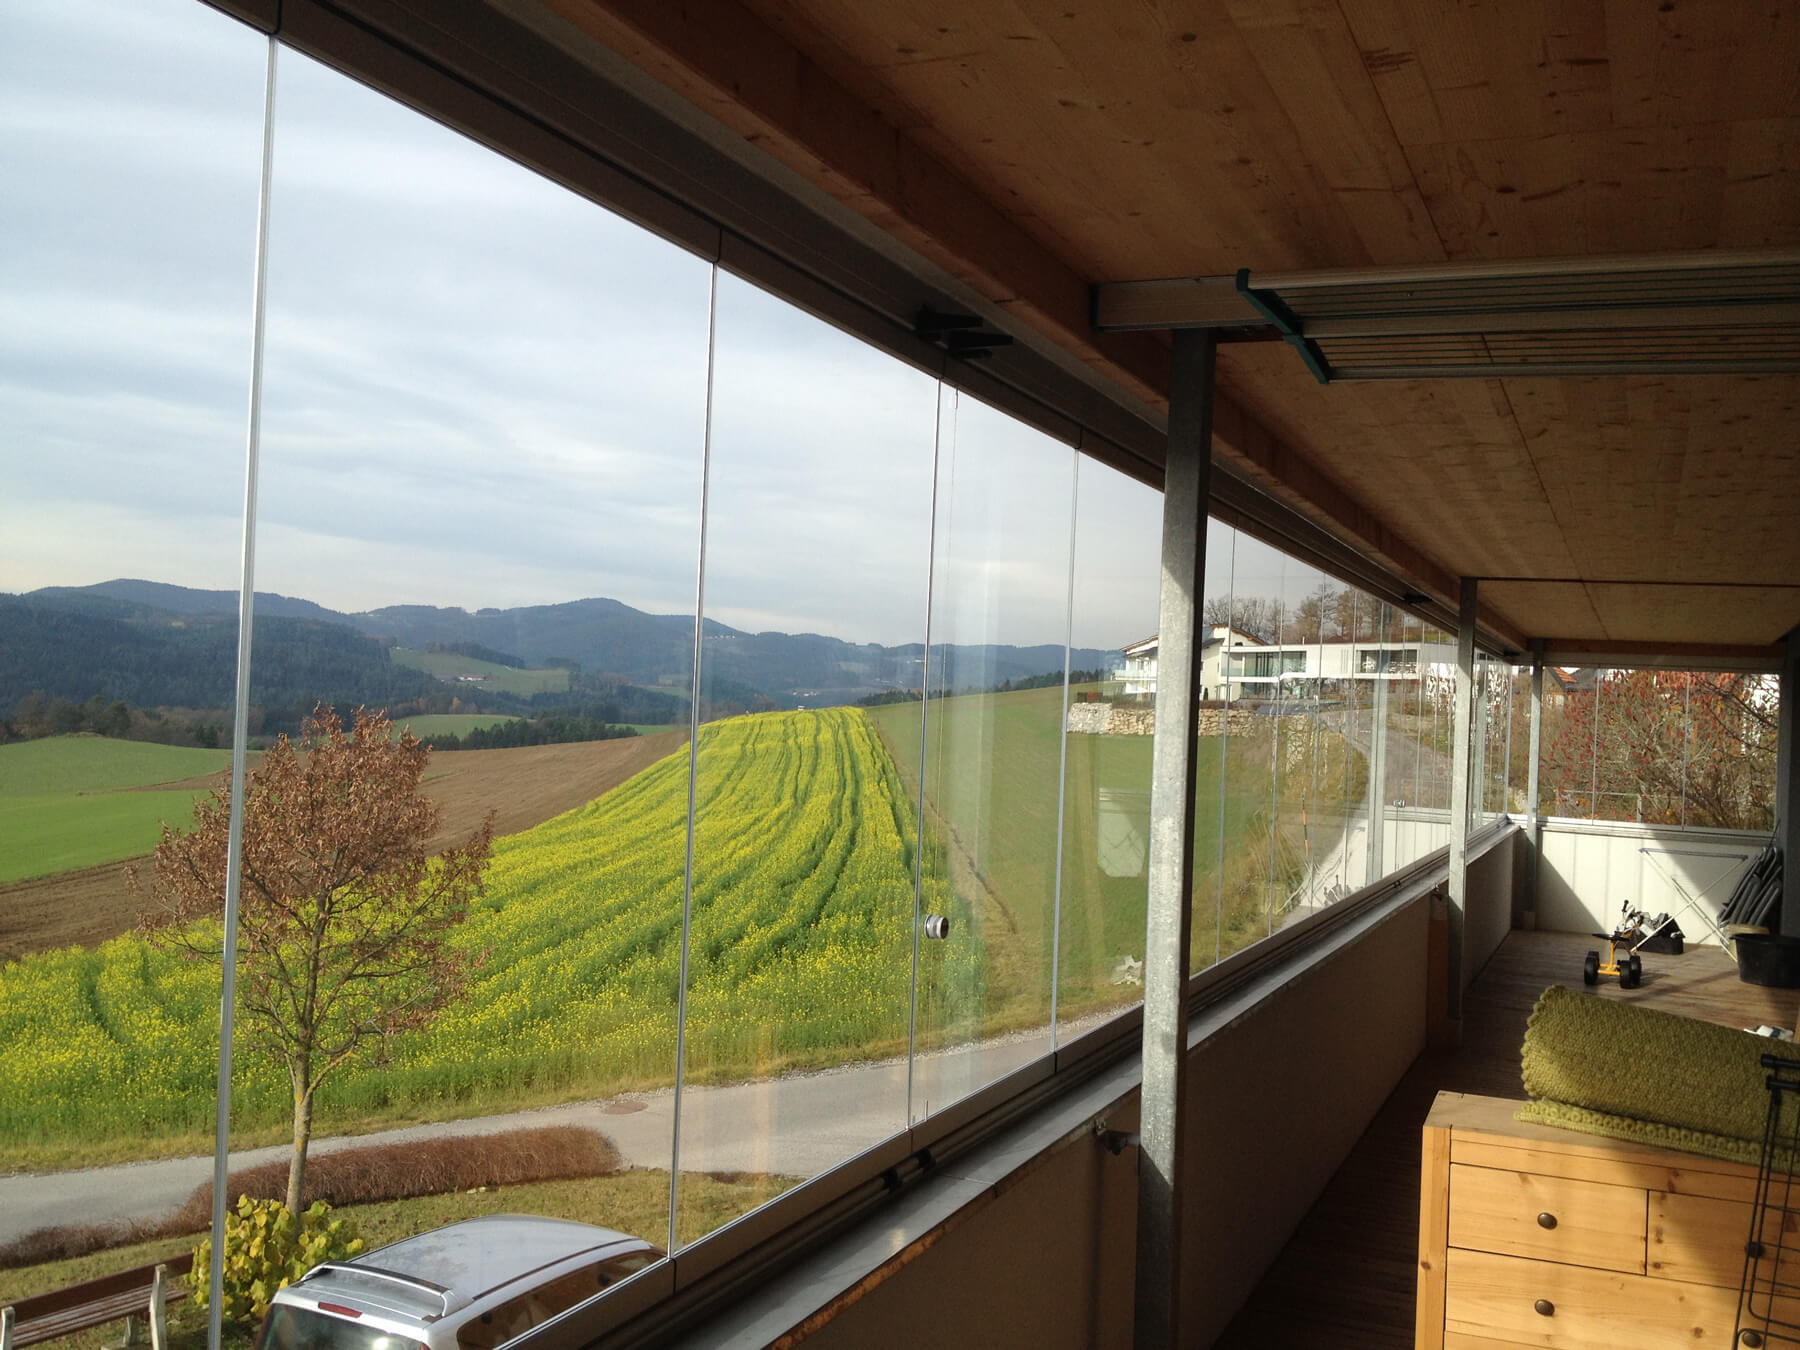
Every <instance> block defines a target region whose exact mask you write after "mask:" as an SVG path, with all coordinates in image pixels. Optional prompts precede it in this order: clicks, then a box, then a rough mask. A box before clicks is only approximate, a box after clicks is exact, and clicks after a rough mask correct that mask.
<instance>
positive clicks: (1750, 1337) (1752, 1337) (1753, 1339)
mask: <svg viewBox="0 0 1800 1350" xmlns="http://www.w3.org/2000/svg"><path fill="white" fill-rule="evenodd" d="M1762 1343H1763V1338H1762V1332H1760V1331H1740V1332H1739V1333H1738V1344H1740V1345H1747V1346H1749V1347H1750V1350H1758V1347H1760V1346H1761V1345H1762Z"/></svg>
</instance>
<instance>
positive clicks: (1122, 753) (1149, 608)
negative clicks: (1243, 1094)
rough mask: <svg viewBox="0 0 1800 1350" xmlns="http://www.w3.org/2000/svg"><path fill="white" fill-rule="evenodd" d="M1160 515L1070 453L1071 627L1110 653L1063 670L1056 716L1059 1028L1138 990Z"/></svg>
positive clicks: (1152, 496)
mask: <svg viewBox="0 0 1800 1350" xmlns="http://www.w3.org/2000/svg"><path fill="white" fill-rule="evenodd" d="M1161 515H1162V498H1161V496H1160V494H1158V493H1157V492H1156V491H1154V490H1153V489H1151V488H1148V487H1145V486H1144V485H1143V484H1142V483H1138V482H1136V481H1135V480H1133V479H1130V478H1127V477H1126V476H1125V475H1123V474H1121V473H1119V472H1118V471H1116V470H1114V469H1112V468H1109V467H1108V466H1106V465H1104V464H1101V463H1099V462H1098V461H1097V460H1092V459H1088V458H1085V457H1083V458H1081V459H1080V460H1079V462H1078V464H1077V468H1076V516H1075V553H1074V574H1073V578H1072V606H1071V611H1070V639H1069V640H1070V642H1071V644H1072V645H1073V646H1077V647H1082V648H1085V649H1087V650H1089V651H1097V652H1102V653H1104V655H1105V658H1106V661H1105V663H1103V664H1098V665H1095V666H1092V667H1089V668H1078V669H1075V670H1072V671H1071V672H1070V674H1069V690H1068V699H1067V704H1066V708H1065V711H1064V715H1063V731H1062V738H1063V739H1062V767H1063V773H1062V781H1063V793H1062V801H1061V836H1062V844H1061V861H1060V864H1059V866H1058V869H1057V874H1056V887H1057V903H1056V915H1057V930H1056V948H1055V952H1054V958H1055V961H1056V1010H1057V1035H1058V1039H1059V1040H1061V1039H1064V1038H1066V1037H1068V1036H1070V1035H1073V1034H1077V1033H1079V1032H1080V1031H1082V1030H1085V1029H1087V1028H1088V1027H1090V1026H1092V1025H1094V1024H1096V1023H1097V1022H1099V1021H1101V1020H1103V1019H1104V1017H1106V1016H1108V1015H1110V1013H1111V1012H1112V1011H1114V1010H1116V1009H1117V1008H1119V1007H1121V1006H1124V1005H1126V1004H1130V1003H1134V1002H1136V1001H1137V1000H1138V999H1139V998H1141V997H1142V996H1143V963H1144V929H1145V919H1146V915H1147V912H1148V910H1147V900H1148V894H1149V848H1150V845H1149V840H1150V771H1151V747H1152V744H1153V741H1154V733H1155V717H1156V713H1155V702H1156V679H1157V668H1158V656H1159V648H1158V645H1157V633H1156V627H1157V611H1158V604H1159V599H1160V595H1159V591H1160V586H1161V557H1160V552H1161V543H1160V536H1161V529H1160V518H1161ZM1209 551H1210V549H1209ZM1081 664H1082V663H1077V665H1078V666H1079V665H1081ZM1198 872H1199V863H1198V862H1197V863H1196V873H1198ZM1195 894H1196V895H1198V894H1199V888H1198V886H1196V890H1195ZM1196 945H1197V944H1196ZM1208 959H1209V960H1210V959H1211V952H1210V943H1209V944H1208Z"/></svg>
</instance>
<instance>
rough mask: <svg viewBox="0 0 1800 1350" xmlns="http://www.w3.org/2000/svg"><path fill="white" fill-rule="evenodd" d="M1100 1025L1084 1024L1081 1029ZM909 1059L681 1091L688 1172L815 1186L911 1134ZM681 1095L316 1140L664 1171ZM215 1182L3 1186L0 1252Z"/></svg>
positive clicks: (994, 1067)
mask: <svg viewBox="0 0 1800 1350" xmlns="http://www.w3.org/2000/svg"><path fill="white" fill-rule="evenodd" d="M1100 1020H1103V1019H1101V1018H1089V1019H1085V1020H1084V1023H1083V1024H1082V1025H1088V1024H1093V1023H1097V1022H1098V1021H1100ZM1048 1050H1049V1037H1048V1035H1047V1033H1045V1032H1042V1031H1039V1032H1033V1033H1026V1034H1021V1035H1018V1036H1011V1037H1005V1038H1001V1039H998V1040H993V1041H987V1042H984V1043H982V1044H980V1045H978V1046H972V1047H967V1048H963V1049H958V1050H952V1051H945V1052H942V1053H937V1054H930V1055H922V1056H920V1057H919V1058H918V1059H917V1061H916V1062H915V1068H914V1083H913V1091H914V1094H915V1097H916V1100H917V1101H918V1103H919V1107H920V1112H921V1114H923V1113H924V1112H927V1111H929V1110H934V1109H936V1108H937V1107H938V1106H941V1105H942V1104H944V1103H945V1102H947V1101H953V1100H956V1099H958V1098H960V1097H963V1096H965V1095H966V1094H967V1093H969V1092H970V1091H972V1090H974V1089H975V1088H977V1087H980V1086H982V1085H984V1084H986V1083H989V1082H992V1081H993V1080H994V1079H995V1078H998V1077H1000V1076H1001V1075H1002V1074H1004V1073H1007V1072H1008V1071H1010V1070H1012V1069H1015V1068H1018V1067H1019V1066H1020V1065H1022V1064H1026V1063H1029V1062H1030V1061H1031V1060H1033V1059H1037V1058H1039V1057H1040V1056H1042V1055H1044V1054H1046V1053H1047V1052H1048ZM905 1113H906V1061H904V1060H893V1061H886V1062H882V1063H877V1064H860V1065H852V1066H850V1067H848V1068H843V1069H831V1070H827V1071H824V1072H821V1073H812V1074H803V1075H795V1076H792V1077H787V1078H775V1079H768V1080H765V1081H763V1082H757V1083H732V1084H726V1085H722V1086H718V1087H689V1088H685V1089H684V1090H683V1092H682V1104H681V1168H682V1170H683V1171H684V1172H686V1171H698V1172H773V1173H779V1174H782V1175H786V1176H802V1177H806V1176H813V1175H815V1174H817V1173H819V1172H822V1171H824V1170H825V1169H827V1168H829V1167H832V1166H835V1165H836V1164H837V1163H840V1162H842V1161H844V1160H845V1159H846V1158H849V1157H852V1156H854V1155H855V1154H857V1153H859V1152H861V1151H862V1150H863V1149H866V1148H869V1147H871V1146H872V1145H874V1144H877V1143H879V1142H880V1141H881V1140H883V1139H886V1138H888V1137H889V1136H891V1135H893V1134H895V1133H897V1132H898V1131H899V1130H900V1129H901V1128H903V1126H904V1124H905V1119H904V1117H905ZM673 1124H674V1092H673V1091H672V1090H670V1089H663V1090H660V1091H656V1092H646V1093H636V1094H632V1095H631V1096H629V1097H623V1098H614V1099H612V1100H610V1101H595V1102H578V1103H574V1104H571V1105H567V1106H552V1107H545V1108H543V1109H542V1110H536V1111H521V1112H517V1113H514V1114H512V1115H503V1116H482V1117H479V1118H476V1119H472V1120H455V1121H446V1122H444V1123H441V1124H435V1125H415V1126H410V1127H408V1128H406V1129H399V1130H384V1131H382V1132H380V1133H377V1134H365V1135H355V1136H344V1137H338V1138H331V1139H316V1140H314V1141H313V1145H312V1151H313V1153H314V1154H315V1155H317V1154H320V1153H329V1152H332V1151H335V1150H337V1149H342V1148H355V1147H358V1146H361V1145H367V1144H378V1143H379V1144H385V1143H397V1142H403V1141H407V1140H417V1139H430V1138H442V1137H445V1136H450V1135H478V1134H492V1133H495V1132H496V1131H500V1130H512V1129H521V1128H529V1127H532V1126H539V1125H586V1126H590V1127H592V1128H593V1129H596V1130H599V1131H600V1132H601V1133H602V1134H604V1135H606V1136H607V1137H608V1138H609V1139H611V1140H612V1141H613V1143H614V1145H615V1146H616V1147H617V1148H618V1150H619V1153H620V1155H621V1156H622V1157H623V1158H624V1160H625V1163H626V1164H627V1165H628V1166H631V1167H659V1168H666V1167H668V1165H669V1152H670V1146H671V1137H672V1133H673ZM288 1152H289V1150H288V1146H287V1145H285V1144H283V1145H279V1146H277V1147H274V1148H259V1149H248V1150H244V1151H242V1152H239V1153H234V1154H232V1155H231V1165H232V1167H233V1168H239V1167H253V1166H256V1165H257V1164H259V1163H266V1162H276V1161H285V1160H286V1159H287V1156H288ZM211 1178H212V1158H211V1157H210V1156H205V1157H193V1158H170V1159H165V1160H160V1161H156V1162H141V1163H124V1164H119V1165H117V1166H112V1167H91V1168H84V1169H81V1170H79V1171H72V1172H53V1173H44V1174H33V1173H25V1174H19V1175H15V1176H7V1177H0V1242H6V1241H10V1240H11V1239H13V1238H16V1237H19V1236H20V1235H22V1234H24V1233H29V1232H31V1231H33V1230H34V1229H38V1228H47V1227H50V1226H53V1225H58V1224H70V1223H101V1222H105V1221H107V1220H110V1219H149V1218H155V1217H157V1216H158V1215H161V1214H165V1213H167V1212H168V1211H169V1210H171V1209H174V1208H175V1207H176V1206H177V1205H179V1204H181V1203H182V1202H183V1201H184V1200H186V1199H187V1197H188V1196H189V1195H190V1194H192V1193H193V1191H194V1188H195V1187H196V1186H199V1185H201V1184H203V1183H205V1182H207V1181H209V1180H211Z"/></svg>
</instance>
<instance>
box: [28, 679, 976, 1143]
mask: <svg viewBox="0 0 1800 1350" xmlns="http://www.w3.org/2000/svg"><path fill="white" fill-rule="evenodd" d="M688 791H689V775H688V752H687V750H686V749H685V748H684V749H683V750H681V751H680V752H678V753H677V754H674V755H671V756H670V757H669V758H667V759H664V760H662V761H660V762H659V763H657V764H655V765H653V766H651V767H650V768H649V769H646V770H645V771H644V772H643V773H641V774H639V775H638V776H637V777H635V778H633V779H631V780H630V781H629V782H627V783H625V784H623V785H622V786H620V787H619V788H617V789H615V790H614V791H612V792H610V793H608V794H606V795H605V796H603V797H601V798H599V799H598V800H596V801H593V802H590V803H589V804H588V805H586V806H583V807H580V808H579V809H577V810H574V811H570V812H568V813H566V814H564V815H561V816H558V817H556V818H555V819H553V820H550V821H547V822H545V823H544V824H542V825H540V826H538V827H537V828H535V829H532V830H528V831H526V832H524V833H522V834H517V835H512V836H509V837H507V838H504V839H501V840H498V841H496V844H495V849H494V859H493V864H492V866H491V868H490V870H489V873H488V879H487V893H486V895H485V897H484V898H483V899H482V900H481V901H480V902H479V903H478V904H477V906H476V908H475V911H474V913H473V914H472V915H471V917H470V919H469V921H468V922H467V923H466V924H465V925H464V926H463V927H462V929H461V930H460V931H459V933H458V935H457V938H456V941H457V942H458V943H460V944H463V945H465V946H466V947H468V948H469V949H471V950H474V951H485V952H486V953H487V959H486V964H485V965H484V966H483V968H482V969H481V971H480V973H479V975H478V976H477V977H476V979H475V981H474V984H473V988H472V991H471V994H470V997H469V998H468V999H466V1000H465V1001H463V1002H461V1003H459V1004H457V1005H456V1006H454V1007H452V1008H450V1009H449V1010H447V1011H446V1012H445V1013H444V1014H442V1015H441V1016H440V1017H439V1018H438V1019H437V1021H436V1022H435V1023H434V1024H433V1025H432V1026H430V1027H429V1028H427V1029H425V1030H423V1031H420V1032H416V1033H409V1034H407V1035H403V1036H400V1037H396V1038H395V1039H394V1041H393V1042H392V1043H391V1044H389V1045H387V1046H385V1047H383V1049H382V1051H381V1053H379V1054H376V1055H368V1056H365V1057H363V1058H362V1059H359V1060H357V1061H353V1062H352V1063H350V1064H348V1065H346V1066H344V1067H343V1068H342V1069H341V1070H339V1071H338V1073H337V1074H336V1075H334V1076H333V1077H332V1078H331V1079H329V1080H328V1081H327V1082H326V1084H325V1086H324V1088H323V1089H322V1091H321V1099H320V1103H319V1121H318V1126H319V1128H320V1130H321V1131H322V1132H329V1131H330V1130H331V1129H333V1128H341V1127H343V1126H345V1125H348V1124H351V1123H352V1122H354V1121H356V1120H357V1119H358V1118H359V1117H361V1116H365V1115H367V1114H369V1113H371V1112H381V1113H384V1114H392V1113H394V1112H397V1111H401V1112H406V1113H409V1114H417V1115H419V1116H432V1115H451V1114H467V1113H469V1112H470V1111H472V1110H485V1109H496V1110H497V1109H504V1107H505V1106H506V1105H507V1104H508V1102H509V1100H511V1099H518V1098H524V1097H530V1098H532V1099H534V1100H542V1099H543V1098H544V1097H545V1096H547V1095H559V1094H560V1095H571V1096H573V1095H584V1096H586V1095H591V1096H605V1095H608V1094H610V1093H612V1092H614V1091H617V1090H619V1089H622V1088H627V1087H640V1086H646V1085H653V1084H658V1083H667V1082H670V1081H672V1080H673V1076H674V1072H675V1062H674V1061H675V1031H676V1022H677V1006H678V999H679V996H680V993H681V955H682V944H681V934H682V914H683V910H684V906H687V907H690V908H691V915H692V919H691V929H690V938H689V943H688V982H687V1023H686V1028H687V1034H686V1048H687V1071H688V1073H689V1074H690V1075H691V1076H693V1077H696V1078H721V1077H736V1076H756V1075H761V1074H767V1073H772V1072H778V1071H780V1070H782V1069H784V1068H788V1067H794V1066H808V1065H819V1064H826V1063H832V1062H841V1061H843V1060H846V1059H854V1058H860V1057H865V1056H869V1055H880V1054H887V1053H896V1052H900V1051H903V1050H904V1049H905V1046H906V1039H907V1031H908V1017H909V1011H910V995H911V990H912V950H913V942H912V921H913V884H914V883H913V876H914V858H915V852H916V849H917V847H918V841H917V829H916V815H915V812H916V806H915V804H914V803H912V802H911V801H910V800H909V799H908V796H907V794H906V792H905V790H904V789H903V788H902V787H901V784H900V781H899V778H898V776H897V774H896V772H895V770H894V766H893V763H892V761H891V760H890V759H889V757H888V755H887V753H886V752H885V750H884V749H883V748H882V746H881V743H880V741H879V739H878V738H877V736H876V734H875V732H874V730H873V728H872V727H871V726H870V724H869V722H868V720H867V718H866V717H865V716H864V715H863V714H862V712H861V711H860V710H857V709H853V708H839V709H829V710H825V711H820V712H796V713H772V714H763V715H759V716H754V717H739V718H734V719H731V720H728V721H724V722H718V723H714V724H711V725H709V726H707V727H705V728H703V729H702V731H701V736H700V742H699V755H698V773H697V775H696V777H695V783H694V793H695V828H694V838H693V869H692V896H691V899H690V898H689V897H688V895H687V888H688V868H687V852H688V831H687V813H688ZM928 847H934V848H935V847H936V846H935V845H929V844H928ZM944 873H945V868H944V867H943V866H942V865H941V864H939V865H936V866H930V865H928V866H927V867H926V869H925V874H926V877H927V882H926V884H927V894H926V896H925V901H926V908H927V909H928V910H931V911H935V912H939V913H948V914H951V915H952V916H953V918H954V919H955V920H956V921H957V922H958V925H959V930H960V932H962V933H963V934H965V935H966V936H965V938H964V940H963V941H960V942H953V943H928V944H924V949H923V950H922V951H921V954H920V957H921V966H920V973H919V981H920V985H919V998H920V1002H921V1017H920V1023H921V1025H922V1026H938V1025H948V1024H952V1023H955V1022H958V1021H961V1020H964V1018H963V1017H962V1016H960V1015H959V1014H961V1013H962V1012H963V1010H965V1009H971V1010H978V1009H979V1007H980V1003H981V998H982V989H983V981H984V970H985V955H984V953H983V951H982V949H981V945H980V941H979V937H978V934H977V933H976V932H975V929H974V926H973V925H970V924H969V923H968V922H967V920H968V916H967V914H966V912H963V910H962V909H961V907H960V905H959V902H958V901H957V900H955V899H954V898H953V897H952V896H951V895H950V894H949V891H948V888H947V887H946V886H945V885H944V884H943V883H942V882H938V881H933V880H931V878H933V877H942V876H943V875H944ZM218 998H219V973H218V970H217V968H216V967H214V966H211V965H206V964H200V963H195V962H191V961H185V960H182V959H179V958H177V957H175V956H172V955H169V954H167V953H164V952H161V951H156V950H153V949H151V948H150V947H148V946H147V945H146V944H145V943H144V942H143V941H141V940H140V939H138V938H136V937H133V936H127V937H121V938H116V939H114V940H113V941H111V942H108V943H106V944H104V945H103V946H101V947H99V948H97V949H95V950H92V951H84V950H80V949H75V948H71V949H67V950H63V951H56V952H48V953H44V954H42V955H36V956H29V957H26V958H24V959H23V960H20V961H18V962H15V963H13V964H11V965H8V966H5V967H4V968H0V1138H4V1139H6V1140H7V1142H8V1143H9V1144H12V1145H15V1146H29V1145H31V1144H33V1143H42V1144H45V1145H51V1144H56V1143H60V1142H74V1141H80V1140H96V1139H117V1138H120V1137H122V1136H128V1137H135V1138H145V1137H154V1136H159V1135H179V1134H187V1133H190V1132H194V1131H198V1130H201V1129H204V1128H205V1126H206V1124H207V1123H208V1122H209V1121H210V1119H211V1115H212V1110H213V1075H214V1071H215V1070H214V1065H215V1059H216V1053H217V1031H216V1026H217V1021H218V1011H217V1010H218ZM237 1063H238V1073H237V1076H236V1081H235V1082H234V1084H233V1103H234V1115H235V1118H236V1120H237V1123H238V1124H239V1125H240V1126H241V1127H251V1126H255V1125H275V1124H279V1123H281V1122H282V1121H284V1120H285V1119H286V1118H287V1113H288V1111H289V1102H288V1089H287V1084H286V1078H285V1075H284V1074H283V1073H281V1072H280V1071H278V1070H277V1069H276V1067H275V1066H274V1065H273V1064H271V1063H269V1062H266V1061H263V1060H259V1059H258V1058H257V1057H255V1056H253V1055H250V1054H248V1053H247V1052H243V1053H240V1055H239V1056H238V1060H237Z"/></svg>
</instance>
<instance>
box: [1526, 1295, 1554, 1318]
mask: <svg viewBox="0 0 1800 1350" xmlns="http://www.w3.org/2000/svg"><path fill="white" fill-rule="evenodd" d="M1531 1306H1532V1307H1534V1308H1536V1309H1537V1313H1538V1316H1539V1317H1554V1316H1556V1305H1555V1304H1554V1303H1552V1302H1551V1301H1550V1300H1549V1299H1547V1298H1540V1299H1539V1300H1538V1301H1537V1302H1536V1303H1534V1304H1532V1305H1531Z"/></svg>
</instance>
